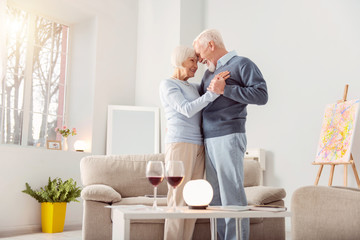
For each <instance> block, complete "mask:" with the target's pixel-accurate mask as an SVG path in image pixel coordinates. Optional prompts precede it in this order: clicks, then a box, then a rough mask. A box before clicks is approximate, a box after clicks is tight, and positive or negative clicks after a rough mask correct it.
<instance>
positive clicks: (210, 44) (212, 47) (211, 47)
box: [208, 40, 215, 51]
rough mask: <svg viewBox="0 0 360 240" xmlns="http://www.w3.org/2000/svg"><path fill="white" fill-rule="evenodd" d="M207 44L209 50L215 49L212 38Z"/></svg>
mask: <svg viewBox="0 0 360 240" xmlns="http://www.w3.org/2000/svg"><path fill="white" fill-rule="evenodd" d="M208 45H209V48H210V49H211V51H214V50H215V43H214V41H213V40H211V41H210V42H209V43H208Z"/></svg>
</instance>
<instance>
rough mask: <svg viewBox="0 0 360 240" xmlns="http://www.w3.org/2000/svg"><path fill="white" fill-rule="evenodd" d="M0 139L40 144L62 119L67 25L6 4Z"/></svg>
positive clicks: (13, 142) (2, 140)
mask: <svg viewBox="0 0 360 240" xmlns="http://www.w3.org/2000/svg"><path fill="white" fill-rule="evenodd" d="M6 20H7V23H6V30H7V31H6V35H7V37H6V48H7V56H5V57H6V58H7V59H6V61H5V63H6V67H5V71H6V74H5V76H4V81H2V85H1V86H0V96H1V99H0V114H1V115H0V140H1V143H6V144H16V145H28V146H36V147H44V146H45V145H46V144H45V143H46V139H52V140H55V139H58V140H60V139H59V138H60V136H56V133H55V131H54V130H55V128H56V127H61V126H62V125H63V121H64V106H65V83H66V81H65V80H66V79H65V76H66V61H67V44H68V31H69V27H68V26H65V25H62V24H59V23H56V22H54V21H51V20H49V19H46V18H44V17H41V16H35V15H33V14H31V13H26V12H24V11H22V10H19V9H16V8H13V7H10V6H8V7H7V17H6Z"/></svg>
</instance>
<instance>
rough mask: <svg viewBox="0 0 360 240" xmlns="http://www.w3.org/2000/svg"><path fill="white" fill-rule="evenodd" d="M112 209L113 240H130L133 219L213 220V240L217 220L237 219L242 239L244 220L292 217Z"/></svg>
mask: <svg viewBox="0 0 360 240" xmlns="http://www.w3.org/2000/svg"><path fill="white" fill-rule="evenodd" d="M107 207H108V208H111V216H112V221H113V226H112V239H113V240H130V220H133V219H138V220H140V219H166V218H183V219H191V218H203V219H204V218H205V219H210V220H211V239H212V240H216V239H217V232H216V221H215V220H216V219H217V218H235V219H236V237H237V239H241V234H240V233H241V224H239V222H240V220H241V219H242V218H283V217H291V212H288V211H286V212H268V211H251V210H246V211H224V210H221V211H215V210H193V209H189V208H188V207H178V209H179V211H177V212H174V211H172V209H170V208H168V207H159V208H160V209H161V210H158V211H155V210H152V209H151V207H149V206H139V205H136V206H131V205H128V206H124V205H122V206H107Z"/></svg>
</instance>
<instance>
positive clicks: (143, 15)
mask: <svg viewBox="0 0 360 240" xmlns="http://www.w3.org/2000/svg"><path fill="white" fill-rule="evenodd" d="M203 6H204V3H203V0H199V1H192V0H173V1H168V0H160V1H159V0H139V13H138V16H139V18H138V19H139V20H138V40H137V42H138V46H137V65H136V91H135V105H136V106H150V107H154V106H155V107H161V102H160V97H159V84H160V82H161V81H162V80H164V79H166V78H169V77H170V76H171V75H172V74H173V71H174V69H173V67H172V66H171V62H170V59H171V53H172V51H173V49H174V48H175V47H176V46H178V45H186V46H189V47H191V45H192V41H193V39H194V38H195V37H196V35H197V34H198V33H199V32H200V31H201V30H202V29H203V27H204V16H203ZM201 72H202V70H199V71H198V73H197V75H196V77H195V78H194V79H191V81H194V82H200V80H201V75H202V73H201ZM160 120H161V126H160V129H161V149H162V150H163V149H164V135H165V128H166V120H165V117H164V113H163V112H162V111H161V117H160Z"/></svg>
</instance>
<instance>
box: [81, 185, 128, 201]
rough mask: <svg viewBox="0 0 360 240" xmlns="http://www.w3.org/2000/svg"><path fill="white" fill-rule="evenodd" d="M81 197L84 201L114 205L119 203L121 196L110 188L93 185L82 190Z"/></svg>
mask: <svg viewBox="0 0 360 240" xmlns="http://www.w3.org/2000/svg"><path fill="white" fill-rule="evenodd" d="M81 197H82V198H83V199H84V200H90V201H97V202H107V203H116V202H120V200H121V195H120V193H118V192H117V191H115V190H114V189H113V188H112V187H110V186H107V185H104V184H93V185H89V186H86V187H84V188H83V190H82V191H81Z"/></svg>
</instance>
